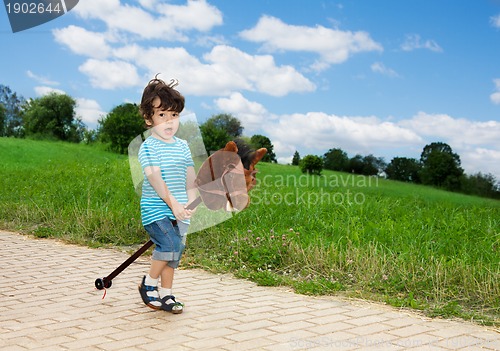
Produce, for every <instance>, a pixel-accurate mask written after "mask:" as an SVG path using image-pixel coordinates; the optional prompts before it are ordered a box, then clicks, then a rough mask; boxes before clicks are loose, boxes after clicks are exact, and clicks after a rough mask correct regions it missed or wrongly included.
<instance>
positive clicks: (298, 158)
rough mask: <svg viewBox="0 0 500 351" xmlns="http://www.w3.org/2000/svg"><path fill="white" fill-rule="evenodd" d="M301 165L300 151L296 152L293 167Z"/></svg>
mask: <svg viewBox="0 0 500 351" xmlns="http://www.w3.org/2000/svg"><path fill="white" fill-rule="evenodd" d="M299 163H300V155H299V152H298V151H295V153H294V154H293V158H292V166H298V165H299Z"/></svg>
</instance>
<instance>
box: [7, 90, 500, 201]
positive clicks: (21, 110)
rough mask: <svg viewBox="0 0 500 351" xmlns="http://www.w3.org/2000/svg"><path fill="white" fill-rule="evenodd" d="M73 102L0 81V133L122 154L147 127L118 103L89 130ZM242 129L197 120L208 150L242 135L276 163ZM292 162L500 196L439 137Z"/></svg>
mask: <svg viewBox="0 0 500 351" xmlns="http://www.w3.org/2000/svg"><path fill="white" fill-rule="evenodd" d="M75 106H76V101H75V99H73V98H72V97H70V96H68V95H66V94H58V93H51V94H48V95H45V96H42V97H39V98H35V99H28V100H26V99H24V98H23V97H22V96H19V95H17V94H16V93H15V92H12V91H11V89H10V88H9V87H8V86H4V85H2V84H0V136H7V137H21V138H24V137H27V138H33V139H53V140H62V141H69V142H83V143H87V144H89V143H102V144H105V145H106V147H107V148H108V149H109V150H110V151H113V152H118V153H122V154H125V153H127V150H128V145H129V143H130V141H131V140H132V139H134V138H135V137H136V136H137V135H139V134H141V133H142V132H143V131H144V129H145V125H144V121H143V119H142V117H141V115H140V113H139V107H138V106H137V105H136V104H132V103H124V104H121V105H119V106H116V107H115V108H113V109H112V110H111V111H110V112H109V113H108V114H106V115H105V116H103V117H102V118H101V119H99V121H98V128H97V129H96V130H91V129H88V128H87V127H86V126H85V124H84V123H83V122H82V119H81V118H80V117H78V116H76V113H75ZM243 130H244V129H243V126H242V125H241V122H240V121H239V120H238V119H237V118H236V117H234V116H232V115H230V114H219V115H214V116H212V117H210V118H209V119H208V120H207V121H206V122H205V123H203V124H201V125H200V131H201V135H202V138H203V142H204V144H205V148H206V151H207V153H208V154H210V153H211V152H213V151H216V150H219V149H220V148H222V147H224V145H225V144H226V143H227V142H228V141H229V140H234V139H235V138H240V139H243V140H244V141H246V142H247V143H248V144H250V145H251V146H253V147H255V148H260V147H265V148H267V150H268V152H267V154H266V156H265V159H264V160H263V161H265V162H277V160H276V155H275V153H274V150H273V149H274V147H273V145H272V143H271V141H270V140H269V138H268V137H266V136H264V135H253V136H251V137H245V136H243ZM292 165H298V166H299V167H300V168H301V170H302V172H304V173H306V172H307V173H311V174H321V171H322V169H329V170H333V171H340V172H349V173H354V174H362V175H367V176H373V175H384V176H386V177H387V178H388V179H392V180H397V181H403V182H411V183H416V184H423V185H430V186H435V187H439V188H443V189H446V190H450V191H458V192H463V193H466V194H471V195H479V196H484V197H492V198H497V199H498V198H500V185H499V183H498V181H497V180H496V179H495V177H494V176H493V175H492V174H483V173H481V172H479V173H476V174H473V175H467V174H465V173H464V170H463V169H462V168H461V163H460V156H459V155H458V154H456V153H454V152H453V150H452V149H451V147H450V146H449V145H448V144H446V143H443V142H433V143H431V144H429V145H426V146H425V147H424V148H423V150H422V153H421V155H420V159H419V160H417V159H413V158H406V157H395V158H393V159H392V160H391V162H390V163H389V164H387V163H386V162H385V161H384V159H383V158H381V157H376V156H374V155H372V154H370V155H367V156H363V155H360V154H357V155H355V156H354V157H351V158H349V156H348V155H347V153H346V152H345V151H343V150H342V149H340V148H333V149H330V150H328V151H327V152H326V153H325V154H324V155H323V156H316V155H307V156H305V157H304V158H303V159H301V157H300V155H299V153H298V152H297V151H296V152H295V154H294V156H293V159H292Z"/></svg>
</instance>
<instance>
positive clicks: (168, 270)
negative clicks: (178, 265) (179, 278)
mask: <svg viewBox="0 0 500 351" xmlns="http://www.w3.org/2000/svg"><path fill="white" fill-rule="evenodd" d="M174 272H175V269H174V268H172V267H170V266H169V265H168V264H167V265H166V266H165V267H163V270H162V271H161V287H162V288H165V289H172V284H173V282H174Z"/></svg>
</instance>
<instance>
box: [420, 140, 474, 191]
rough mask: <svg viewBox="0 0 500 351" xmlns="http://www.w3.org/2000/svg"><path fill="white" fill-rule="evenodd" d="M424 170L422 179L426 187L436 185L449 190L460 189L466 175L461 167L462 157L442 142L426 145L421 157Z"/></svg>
mask: <svg viewBox="0 0 500 351" xmlns="http://www.w3.org/2000/svg"><path fill="white" fill-rule="evenodd" d="M420 162H421V163H422V170H421V172H420V178H421V180H422V183H423V184H425V185H434V186H438V187H443V188H445V189H448V190H458V189H459V188H460V178H461V177H462V175H463V174H464V171H463V169H462V168H461V167H460V156H458V155H457V154H456V153H454V152H453V151H452V149H451V147H450V146H449V145H448V144H446V143H442V142H434V143H431V144H429V145H426V146H425V147H424V149H423V151H422V154H421V155H420Z"/></svg>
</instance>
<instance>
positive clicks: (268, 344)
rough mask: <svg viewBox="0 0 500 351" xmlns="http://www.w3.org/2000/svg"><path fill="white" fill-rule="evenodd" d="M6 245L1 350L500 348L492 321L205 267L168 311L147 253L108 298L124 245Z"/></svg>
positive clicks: (181, 282)
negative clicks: (158, 296) (97, 285)
mask: <svg viewBox="0 0 500 351" xmlns="http://www.w3.org/2000/svg"><path fill="white" fill-rule="evenodd" d="M0 247H1V248H0V250H1V251H0V252H1V253H0V350H26V349H35V350H50V351H56V350H120V351H122V350H123V351H125V350H148V351H154V350H169V351H178V350H204V351H209V350H264V351H265V350H302V349H304V350H408V349H410V350H500V332H499V331H498V330H497V331H495V330H492V329H491V328H484V327H480V326H477V325H473V324H470V323H466V322H457V321H445V320H437V319H436V320H431V319H428V318H425V317H421V316H419V315H417V314H414V313H411V312H404V311H400V310H397V309H394V308H390V307H387V306H381V305H378V304H372V303H365V302H359V301H347V300H342V299H337V298H315V297H308V296H301V295H297V294H294V293H292V292H288V291H286V290H284V289H277V288H267V287H259V286H256V285H255V284H253V283H251V282H247V281H244V280H238V279H234V278H232V277H231V276H229V275H214V274H209V273H206V272H203V271H200V270H182V269H181V270H178V271H177V273H176V280H175V287H174V289H175V292H176V293H177V295H178V296H179V299H180V297H182V300H181V299H180V300H181V301H183V302H185V304H186V309H185V311H184V313H183V314H180V315H172V314H170V313H166V312H163V311H153V310H151V309H149V308H148V307H146V306H144V305H143V303H142V301H141V299H140V297H139V293H138V291H137V284H138V283H139V281H140V280H141V278H142V275H143V274H144V272H146V271H147V269H148V261H147V258H146V257H145V258H141V259H140V260H139V261H138V262H137V263H134V264H133V265H131V266H130V267H129V268H128V269H126V270H125V271H124V272H123V273H122V274H120V275H119V276H118V277H116V278H115V279H114V280H113V286H112V287H111V288H110V289H108V290H107V294H106V297H105V298H104V299H102V296H103V291H97V290H95V289H94V280H95V279H96V278H98V277H102V276H103V275H105V274H106V273H109V272H110V271H111V270H113V269H114V268H115V267H116V266H117V265H118V264H120V263H121V262H123V261H124V260H125V259H126V258H127V257H129V255H128V254H126V253H122V252H118V251H115V250H109V249H88V248H84V247H78V246H73V245H67V244H63V243H60V242H58V241H55V240H45V239H33V238H30V237H27V236H22V235H18V234H14V233H8V232H1V231H0Z"/></svg>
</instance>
